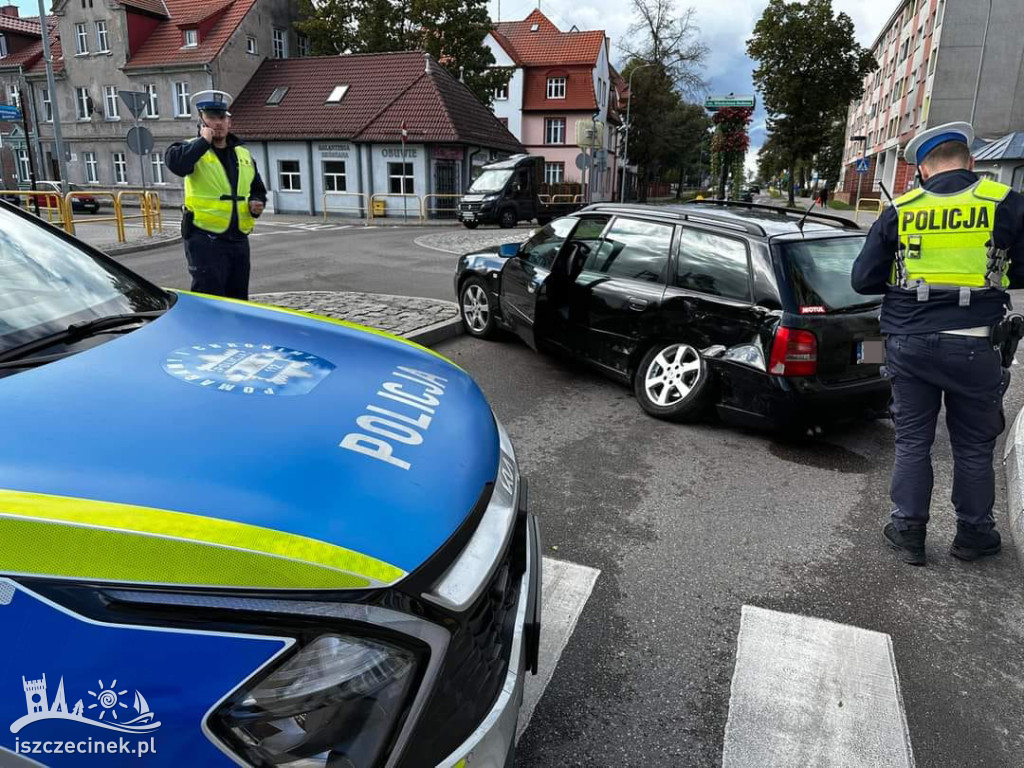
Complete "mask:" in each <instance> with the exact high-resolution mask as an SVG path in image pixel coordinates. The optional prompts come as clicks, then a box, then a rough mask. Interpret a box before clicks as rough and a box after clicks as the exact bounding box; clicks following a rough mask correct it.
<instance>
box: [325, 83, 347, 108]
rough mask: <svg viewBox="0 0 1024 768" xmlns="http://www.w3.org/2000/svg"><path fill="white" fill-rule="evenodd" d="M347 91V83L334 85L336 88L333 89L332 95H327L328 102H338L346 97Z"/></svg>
mask: <svg viewBox="0 0 1024 768" xmlns="http://www.w3.org/2000/svg"><path fill="white" fill-rule="evenodd" d="M346 93H348V86H347V85H336V86H334V90H332V91H331V94H330V96H328V97H327V103H328V104H337V103H338V102H339V101H341V100H342V99H344V98H345V94H346Z"/></svg>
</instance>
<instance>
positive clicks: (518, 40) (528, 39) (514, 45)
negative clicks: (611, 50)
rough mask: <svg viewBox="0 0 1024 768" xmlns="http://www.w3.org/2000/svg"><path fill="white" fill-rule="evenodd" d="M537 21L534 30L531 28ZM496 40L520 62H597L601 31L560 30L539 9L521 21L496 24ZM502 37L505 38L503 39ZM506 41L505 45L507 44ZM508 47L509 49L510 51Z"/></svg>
mask: <svg viewBox="0 0 1024 768" xmlns="http://www.w3.org/2000/svg"><path fill="white" fill-rule="evenodd" d="M534 24H536V25H537V31H536V32H533V31H531V27H532V26H533V25H534ZM495 31H496V32H497V33H498V34H497V35H495V39H496V40H498V42H499V44H501V47H502V48H505V50H506V51H507V52H508V54H509V56H511V57H512V59H513V60H514V61H515V62H516V63H517V64H520V65H523V66H538V65H544V64H590V65H591V66H593V65H594V64H596V63H597V58H598V55H599V54H600V52H601V46H602V45H604V41H605V35H604V32H601V31H594V32H562V31H561V30H559V29H558V27H556V26H555V25H554V24H553V23H551V20H550V19H548V17H547V16H545V15H544V14H543V13H541V12H540V10H534V11H533V12H532V13H531V14H530V15H529V16H527V17H526V18H525V19H523V20H522V21H502V22H499V23H498V24H496V25H495ZM499 35H500V37H498V36H499ZM501 38H504V40H502V39H501ZM506 43H507V45H506ZM509 46H510V47H511V50H509Z"/></svg>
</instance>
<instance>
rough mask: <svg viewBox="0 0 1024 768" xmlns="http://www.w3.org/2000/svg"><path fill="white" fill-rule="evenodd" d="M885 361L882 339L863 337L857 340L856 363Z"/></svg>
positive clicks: (872, 363)
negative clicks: (861, 339)
mask: <svg viewBox="0 0 1024 768" xmlns="http://www.w3.org/2000/svg"><path fill="white" fill-rule="evenodd" d="M884 362H885V342H884V341H883V340H882V339H864V340H863V341H858V342H857V364H858V365H861V364H863V365H881V364H882V363H884Z"/></svg>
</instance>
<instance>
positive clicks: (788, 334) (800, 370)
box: [768, 327, 818, 376]
mask: <svg viewBox="0 0 1024 768" xmlns="http://www.w3.org/2000/svg"><path fill="white" fill-rule="evenodd" d="M817 372H818V338H817V337H816V336H815V335H814V334H813V333H811V332H810V331H803V330H800V329H797V328H785V327H779V328H778V329H777V330H776V331H775V341H774V342H773V343H772V354H771V360H770V361H769V363H768V373H770V374H772V375H774V376H814V375H815V374H816V373H817Z"/></svg>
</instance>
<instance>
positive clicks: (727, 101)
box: [704, 93, 754, 111]
mask: <svg viewBox="0 0 1024 768" xmlns="http://www.w3.org/2000/svg"><path fill="white" fill-rule="evenodd" d="M726 107H750V108H753V107H754V97H753V96H737V95H735V94H733V93H730V94H728V95H726V96H722V95H714V96H708V97H707V98H706V99H705V100H704V109H708V110H711V111H714V110H716V109H724V108H726Z"/></svg>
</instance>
